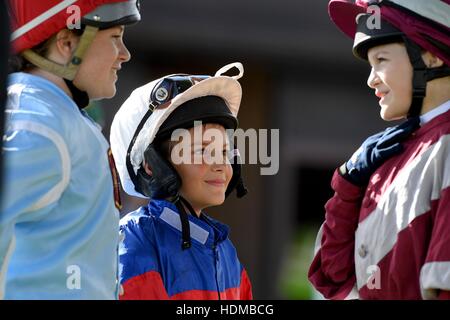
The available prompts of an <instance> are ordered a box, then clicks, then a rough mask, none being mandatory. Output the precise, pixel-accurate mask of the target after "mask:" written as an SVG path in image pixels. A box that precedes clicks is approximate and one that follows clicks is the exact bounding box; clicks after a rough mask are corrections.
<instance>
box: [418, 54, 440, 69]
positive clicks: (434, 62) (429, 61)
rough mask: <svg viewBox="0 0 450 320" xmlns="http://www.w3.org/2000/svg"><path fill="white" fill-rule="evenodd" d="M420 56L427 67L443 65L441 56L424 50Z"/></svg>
mask: <svg viewBox="0 0 450 320" xmlns="http://www.w3.org/2000/svg"><path fill="white" fill-rule="evenodd" d="M422 57H423V60H424V61H425V64H426V65H427V67H428V68H438V67H442V66H443V65H444V61H442V59H441V58H439V57H438V56H436V55H434V54H433V53H431V52H429V51H427V52H425V53H424V54H423V55H422Z"/></svg>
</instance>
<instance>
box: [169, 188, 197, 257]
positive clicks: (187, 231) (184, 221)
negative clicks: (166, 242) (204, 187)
mask: <svg viewBox="0 0 450 320" xmlns="http://www.w3.org/2000/svg"><path fill="white" fill-rule="evenodd" d="M174 203H175V205H176V206H177V209H178V211H179V213H180V220H181V234H182V239H183V240H182V242H181V249H183V250H186V249H189V248H190V247H191V245H192V244H191V228H190V225H189V218H188V213H187V212H186V210H185V208H184V206H186V208H188V210H189V213H190V214H191V215H194V214H195V211H194V208H192V206H191V204H190V203H189V202H188V201H187V200H186V199H184V198H183V197H182V196H180V195H179V196H177V198H176V199H175V201H174ZM183 204H184V206H183Z"/></svg>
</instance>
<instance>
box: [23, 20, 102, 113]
mask: <svg viewBox="0 0 450 320" xmlns="http://www.w3.org/2000/svg"><path fill="white" fill-rule="evenodd" d="M98 30H99V29H98V28H96V27H92V26H89V25H87V26H85V28H84V31H83V34H82V35H81V37H80V42H79V43H78V46H77V48H76V50H75V52H74V53H73V55H72V57H71V58H70V61H69V63H67V64H66V65H61V64H59V63H56V62H53V61H50V60H48V59H46V58H44V57H42V56H40V55H38V54H37V53H36V52H34V51H33V50H31V49H27V50H25V51H24V52H22V55H23V57H24V58H25V59H27V60H28V61H29V62H31V63H32V64H34V65H35V66H37V67H39V68H41V69H43V70H46V71H48V72H50V73H52V74H54V75H57V76H59V77H61V78H63V79H64V81H65V82H66V84H67V87H68V88H69V90H70V92H71V93H72V97H73V100H74V101H75V103H76V104H77V106H78V108H80V109H83V108H85V107H86V106H87V105H88V104H89V96H88V94H87V93H86V92H85V91H81V90H80V89H78V88H77V87H76V86H75V85H74V84H73V79H75V76H76V74H77V72H78V68H79V66H80V64H81V63H82V62H83V57H84V55H85V53H86V51H87V49H88V48H89V46H90V45H91V43H92V41H93V40H94V38H95V35H96V34H97V32H98Z"/></svg>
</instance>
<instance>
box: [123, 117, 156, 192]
mask: <svg viewBox="0 0 450 320" xmlns="http://www.w3.org/2000/svg"><path fill="white" fill-rule="evenodd" d="M152 113H153V110H152V109H149V110H148V111H147V112H146V113H145V115H144V117H143V118H142V120H141V122H139V125H138V126H137V128H136V131H135V132H134V135H133V138H132V139H131V141H130V144H129V145H128V150H127V157H126V160H125V162H126V165H127V171H128V175H129V176H130V179H131V181H132V182H133V184H134V186H135V189H136V186H137V185H139V184H138V181H137V179H138V178H137V175H136V174H135V173H134V169H133V165H132V164H131V159H130V155H131V150H132V149H133V146H134V143H135V142H136V139H137V137H138V135H139V132H141V130H142V127H143V126H144V124H145V123H146V122H147V119H148V118H149V117H150V116H151V115H152ZM136 191H137V190H136Z"/></svg>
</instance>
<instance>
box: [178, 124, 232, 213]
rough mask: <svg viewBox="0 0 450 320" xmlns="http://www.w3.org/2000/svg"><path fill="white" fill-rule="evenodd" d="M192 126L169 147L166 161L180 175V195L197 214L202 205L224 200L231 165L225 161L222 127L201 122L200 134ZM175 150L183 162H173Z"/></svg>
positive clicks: (225, 140)
mask: <svg viewBox="0 0 450 320" xmlns="http://www.w3.org/2000/svg"><path fill="white" fill-rule="evenodd" d="M198 129H199V128H197V130H198ZM194 130H195V129H194V128H191V129H190V130H188V131H189V136H190V137H191V139H183V140H182V141H181V142H179V143H177V144H176V145H175V146H174V147H173V148H172V151H171V157H170V158H171V160H170V161H171V163H172V164H173V166H174V167H175V170H176V171H177V172H178V174H179V175H180V177H181V181H182V183H181V188H180V194H181V196H182V197H184V198H185V199H186V200H187V201H188V202H189V203H190V204H191V205H192V207H193V209H194V210H195V212H196V213H197V215H199V214H200V212H201V210H202V209H204V208H207V207H210V206H217V205H220V204H222V203H223V202H224V201H225V191H226V190H227V187H228V184H229V183H230V180H231V177H232V175H233V169H232V167H231V164H230V162H229V161H228V154H229V141H228V136H227V134H226V131H225V129H224V127H222V126H221V125H218V124H206V125H203V126H202V135H199V134H194ZM210 130H211V131H210ZM197 132H198V131H197ZM211 136H213V137H214V138H212V139H211ZM175 151H176V152H177V155H176V156H181V157H182V158H183V159H185V161H183V163H180V164H174V161H173V158H174V155H175V153H174V152H175ZM186 160H188V161H186ZM176 162H177V163H179V162H180V161H176Z"/></svg>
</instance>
